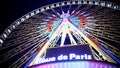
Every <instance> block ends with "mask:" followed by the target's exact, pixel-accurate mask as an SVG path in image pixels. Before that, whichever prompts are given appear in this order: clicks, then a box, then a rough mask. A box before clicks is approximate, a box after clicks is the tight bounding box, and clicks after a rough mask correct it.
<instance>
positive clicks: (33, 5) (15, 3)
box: [0, 0, 120, 34]
mask: <svg viewBox="0 0 120 68" xmlns="http://www.w3.org/2000/svg"><path fill="white" fill-rule="evenodd" d="M59 1H66V0H1V1H0V34H1V33H3V31H4V30H5V29H6V28H7V27H8V26H9V25H10V24H11V23H13V22H14V21H15V20H17V19H18V18H20V17H21V16H23V15H24V14H26V13H28V12H30V11H32V10H34V9H37V8H39V7H41V6H44V5H47V4H51V3H55V2H59ZM108 1H112V2H113V0H108ZM114 2H115V3H118V4H119V3H120V1H119V0H117V1H115V0H114Z"/></svg>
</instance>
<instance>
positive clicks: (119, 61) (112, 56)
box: [100, 46, 120, 64]
mask: <svg viewBox="0 0 120 68" xmlns="http://www.w3.org/2000/svg"><path fill="white" fill-rule="evenodd" d="M100 48H101V49H102V50H103V51H105V52H106V53H107V54H108V55H109V56H110V57H111V58H113V59H114V60H115V61H117V62H118V63H119V64H120V60H119V59H118V58H117V57H115V56H114V55H113V54H111V53H110V52H109V51H108V50H107V49H106V48H105V47H104V46H100Z"/></svg>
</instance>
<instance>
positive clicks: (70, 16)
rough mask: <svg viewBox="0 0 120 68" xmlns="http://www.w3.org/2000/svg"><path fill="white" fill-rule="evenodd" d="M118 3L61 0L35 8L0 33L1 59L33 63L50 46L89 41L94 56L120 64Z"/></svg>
mask: <svg viewBox="0 0 120 68" xmlns="http://www.w3.org/2000/svg"><path fill="white" fill-rule="evenodd" d="M119 34H120V7H119V6H118V5H115V4H112V3H109V2H104V1H63V2H58V3H53V4H50V5H47V6H43V7H40V8H38V9H35V10H33V11H31V12H29V13H27V14H25V15H24V16H22V17H21V18H19V19H17V20H16V21H15V22H13V23H12V24H11V25H10V26H9V27H8V28H7V29H6V30H5V31H4V32H3V34H2V35H1V36H0V46H1V47H0V63H1V64H4V63H5V64H7V65H9V66H8V67H24V66H25V65H26V64H27V66H31V65H35V61H36V60H35V58H39V57H42V58H44V57H45V51H46V49H47V48H50V47H62V46H69V45H84V44H88V45H89V46H90V49H91V51H92V54H93V56H94V59H95V60H98V61H105V62H111V63H116V64H120V50H119V48H120V46H118V45H119V44H120V42H119V41H120V40H119V39H120V36H119Z"/></svg>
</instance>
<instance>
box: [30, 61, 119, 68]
mask: <svg viewBox="0 0 120 68" xmlns="http://www.w3.org/2000/svg"><path fill="white" fill-rule="evenodd" d="M119 67H120V65H115V64H111V63H104V62H98V61H70V62H69V61H67V62H57V63H48V64H42V65H36V66H32V67H30V68H119Z"/></svg>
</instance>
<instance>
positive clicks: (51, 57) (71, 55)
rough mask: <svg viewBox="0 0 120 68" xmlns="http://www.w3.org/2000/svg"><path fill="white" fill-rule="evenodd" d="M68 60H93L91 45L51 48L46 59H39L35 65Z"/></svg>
mask: <svg viewBox="0 0 120 68" xmlns="http://www.w3.org/2000/svg"><path fill="white" fill-rule="evenodd" d="M68 60H93V56H92V53H91V50H90V48H89V45H77V46H65V47H56V48H49V49H47V52H46V57H45V58H37V59H36V61H35V64H41V63H46V62H53V61H68Z"/></svg>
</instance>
